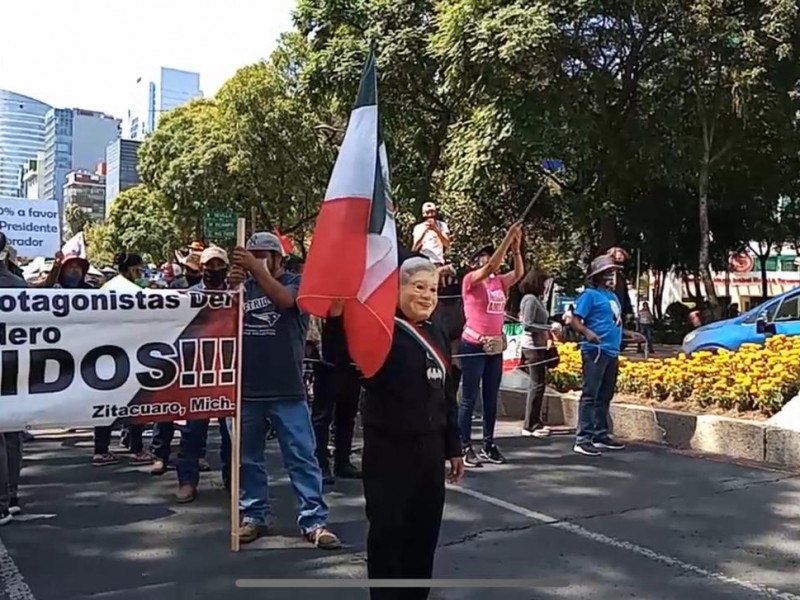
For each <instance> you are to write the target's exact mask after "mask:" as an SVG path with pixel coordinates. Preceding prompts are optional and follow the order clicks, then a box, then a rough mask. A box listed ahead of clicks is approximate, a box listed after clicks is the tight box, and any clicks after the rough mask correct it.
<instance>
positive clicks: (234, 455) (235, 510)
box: [231, 218, 247, 552]
mask: <svg viewBox="0 0 800 600" xmlns="http://www.w3.org/2000/svg"><path fill="white" fill-rule="evenodd" d="M246 228H247V220H246V219H241V218H240V219H239V220H238V221H236V246H237V247H239V248H242V247H244V240H245V236H246V234H247V232H246ZM238 292H239V325H238V334H237V337H238V340H237V345H236V347H237V348H238V352H237V353H236V414H235V415H234V416H233V431H232V432H231V550H233V551H234V552H238V551H239V485H240V484H239V466H240V465H241V464H242V436H241V432H242V327H243V324H244V288H243V287H242V286H241V285H240V286H239V289H238Z"/></svg>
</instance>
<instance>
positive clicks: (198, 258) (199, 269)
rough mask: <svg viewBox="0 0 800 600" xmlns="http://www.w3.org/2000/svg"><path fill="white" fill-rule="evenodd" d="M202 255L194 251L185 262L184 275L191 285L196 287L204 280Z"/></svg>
mask: <svg viewBox="0 0 800 600" xmlns="http://www.w3.org/2000/svg"><path fill="white" fill-rule="evenodd" d="M202 262H203V261H202V255H201V254H199V253H197V252H192V253H191V254H190V255H189V256H187V257H186V260H185V261H184V263H183V275H184V278H185V279H186V283H187V284H188V286H189V287H194V286H196V285H198V284H200V283H201V282H202V281H203V264H202Z"/></svg>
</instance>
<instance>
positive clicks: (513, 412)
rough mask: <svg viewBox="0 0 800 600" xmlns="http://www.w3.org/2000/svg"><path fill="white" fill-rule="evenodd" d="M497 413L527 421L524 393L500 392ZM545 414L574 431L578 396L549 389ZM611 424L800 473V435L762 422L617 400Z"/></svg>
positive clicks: (636, 437)
mask: <svg viewBox="0 0 800 600" xmlns="http://www.w3.org/2000/svg"><path fill="white" fill-rule="evenodd" d="M499 413H500V414H499V417H500V418H501V419H508V420H515V421H519V420H522V419H524V418H525V392H523V391H520V390H516V389H501V390H500V411H499ZM542 413H543V416H544V420H545V421H546V423H547V424H548V425H552V426H564V425H566V426H570V427H574V426H575V423H576V422H577V419H578V393H577V392H573V393H568V394H561V393H559V392H555V391H552V390H550V389H548V390H547V392H546V393H545V403H544V406H543V408H542ZM611 421H612V431H613V432H614V434H615V435H616V436H618V437H620V438H622V439H626V440H631V441H642V442H649V443H655V444H661V445H664V446H669V447H671V448H676V449H679V450H692V451H695V452H699V453H704V454H718V455H723V456H728V457H731V458H735V459H741V460H747V461H753V462H758V463H765V464H769V465H775V466H779V467H782V468H788V469H800V431H793V430H790V429H785V428H783V427H775V426H772V425H768V424H767V423H762V422H758V421H748V420H745V419H734V418H730V417H719V416H715V415H695V414H692V413H686V412H680V411H675V410H667V409H663V408H655V407H650V406H640V405H636V404H624V403H618V402H614V403H613V404H612V405H611Z"/></svg>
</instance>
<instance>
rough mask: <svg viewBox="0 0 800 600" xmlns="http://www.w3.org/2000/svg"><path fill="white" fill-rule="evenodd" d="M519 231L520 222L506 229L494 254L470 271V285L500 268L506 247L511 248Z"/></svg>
mask: <svg viewBox="0 0 800 600" xmlns="http://www.w3.org/2000/svg"><path fill="white" fill-rule="evenodd" d="M521 232H522V224H521V223H514V224H513V225H512V226H511V227H510V228H509V229H508V232H506V237H505V238H504V239H503V243H502V244H500V247H499V248H498V249H497V250H495V251H494V254H492V256H491V258H490V259H489V260H488V261H487V262H486V264H485V265H483V266H482V267H480V268H478V269H475V270H474V271H473V272H472V277H471V279H470V285H471V286H473V285H476V284H478V283H480V282H482V281H484V280H485V279H488V277H489V275H491V274H492V273H496V272H497V271H498V270H499V269H500V265H502V264H503V261H504V260H505V258H506V254H508V249H509V248H511V245H512V244H513V243H514V240H515V238H516V237H517V236H519V235H520V234H521Z"/></svg>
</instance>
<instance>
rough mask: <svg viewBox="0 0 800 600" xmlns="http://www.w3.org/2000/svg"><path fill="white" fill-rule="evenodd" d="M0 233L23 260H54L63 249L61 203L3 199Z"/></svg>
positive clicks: (0, 198) (0, 201)
mask: <svg viewBox="0 0 800 600" xmlns="http://www.w3.org/2000/svg"><path fill="white" fill-rule="evenodd" d="M0 231H2V232H3V233H5V234H6V238H7V239H8V244H9V245H10V246H13V247H14V249H15V250H16V251H17V256H19V257H20V258H36V257H37V256H44V257H47V258H50V257H53V256H55V255H56V252H58V251H59V250H60V249H61V219H60V217H59V214H58V202H56V201H55V200H25V199H21V198H9V197H7V196H0Z"/></svg>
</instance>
